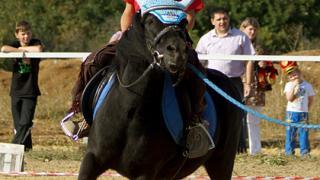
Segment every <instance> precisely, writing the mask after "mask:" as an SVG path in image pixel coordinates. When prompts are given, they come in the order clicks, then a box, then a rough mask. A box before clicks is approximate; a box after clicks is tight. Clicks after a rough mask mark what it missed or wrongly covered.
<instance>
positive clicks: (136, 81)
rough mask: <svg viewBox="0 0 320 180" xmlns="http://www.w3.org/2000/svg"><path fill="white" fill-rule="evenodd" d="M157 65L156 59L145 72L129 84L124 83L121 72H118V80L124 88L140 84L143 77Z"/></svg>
mask: <svg viewBox="0 0 320 180" xmlns="http://www.w3.org/2000/svg"><path fill="white" fill-rule="evenodd" d="M155 65H158V63H157V62H156V60H155V61H154V62H153V63H151V64H150V65H149V66H148V68H147V69H146V70H144V72H143V73H142V75H141V76H140V77H139V78H138V79H136V80H135V81H133V82H132V83H129V84H124V83H123V82H122V81H121V79H120V76H119V73H118V72H117V73H116V75H117V79H118V82H119V84H120V86H121V87H124V88H129V87H132V86H134V85H136V84H138V83H139V82H140V81H141V80H142V78H144V77H145V76H146V75H147V73H148V72H149V71H150V70H151V69H153V68H154V66H155Z"/></svg>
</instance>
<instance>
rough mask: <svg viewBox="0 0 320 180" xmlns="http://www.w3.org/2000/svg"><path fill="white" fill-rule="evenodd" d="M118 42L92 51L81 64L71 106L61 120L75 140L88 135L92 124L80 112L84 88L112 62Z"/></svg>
mask: <svg viewBox="0 0 320 180" xmlns="http://www.w3.org/2000/svg"><path fill="white" fill-rule="evenodd" d="M118 42H119V41H113V42H110V43H108V44H107V45H105V46H104V47H102V48H101V49H99V50H98V51H95V52H92V53H91V54H90V55H89V56H88V57H87V58H86V60H85V61H84V62H83V63H82V64H81V67H80V72H79V75H78V79H77V81H76V83H75V85H74V87H73V90H72V105H71V108H70V109H69V111H68V114H67V115H66V116H65V117H64V118H63V119H62V121H61V126H62V129H63V131H64V132H65V134H66V135H67V136H70V137H72V138H73V139H74V140H77V139H78V138H82V137H86V136H88V134H89V130H90V125H89V124H88V123H87V122H86V120H85V119H84V118H83V116H82V114H80V112H81V108H80V107H81V97H82V93H83V90H84V89H85V87H86V85H87V84H88V82H89V81H90V80H91V78H92V77H93V76H94V75H95V74H96V73H97V72H98V71H99V70H100V69H102V68H103V67H105V66H108V65H110V64H111V62H112V59H113V58H114V56H115V54H116V45H117V44H118ZM79 116H80V117H79Z"/></svg>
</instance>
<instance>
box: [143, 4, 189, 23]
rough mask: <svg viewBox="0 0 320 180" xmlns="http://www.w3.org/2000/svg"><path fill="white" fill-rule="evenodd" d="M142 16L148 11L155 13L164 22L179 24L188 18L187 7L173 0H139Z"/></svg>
mask: <svg viewBox="0 0 320 180" xmlns="http://www.w3.org/2000/svg"><path fill="white" fill-rule="evenodd" d="M137 2H138V4H139V6H140V9H141V16H143V15H144V14H146V13H150V14H153V15H154V16H156V17H157V18H158V19H159V20H160V21H161V22H162V23H164V24H179V23H180V22H181V21H182V20H183V19H185V18H186V16H187V15H186V13H185V12H184V10H185V9H186V7H185V6H184V5H183V4H181V3H179V2H177V1H173V0H158V1H154V0H137Z"/></svg>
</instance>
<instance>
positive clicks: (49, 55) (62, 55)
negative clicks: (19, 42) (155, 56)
mask: <svg viewBox="0 0 320 180" xmlns="http://www.w3.org/2000/svg"><path fill="white" fill-rule="evenodd" d="M89 54H90V52H37V53H36V52H26V53H24V54H23V52H8V53H4V52H0V58H22V57H26V58H43V59H81V60H83V59H85V58H86V57H87V56H88V55H89ZM198 57H199V59H200V60H209V61H211V60H239V61H255V60H267V61H320V56H285V55H255V56H252V55H213V54H199V55H198Z"/></svg>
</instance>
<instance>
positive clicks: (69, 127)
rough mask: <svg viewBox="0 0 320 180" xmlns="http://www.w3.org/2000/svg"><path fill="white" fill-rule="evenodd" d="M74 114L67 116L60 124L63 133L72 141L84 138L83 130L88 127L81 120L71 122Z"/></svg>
mask: <svg viewBox="0 0 320 180" xmlns="http://www.w3.org/2000/svg"><path fill="white" fill-rule="evenodd" d="M76 114H77V113H75V112H70V113H69V114H67V115H66V116H65V117H64V118H63V119H62V120H61V122H60V125H61V128H62V130H63V132H64V133H65V134H66V135H67V136H68V137H70V138H72V139H73V140H74V141H77V140H78V139H79V138H81V137H84V136H85V135H84V134H86V132H85V130H86V129H88V128H87V127H88V126H89V125H88V124H87V122H86V121H85V120H84V119H82V120H81V121H72V120H71V119H72V118H73V117H74V116H75V115H76Z"/></svg>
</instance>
